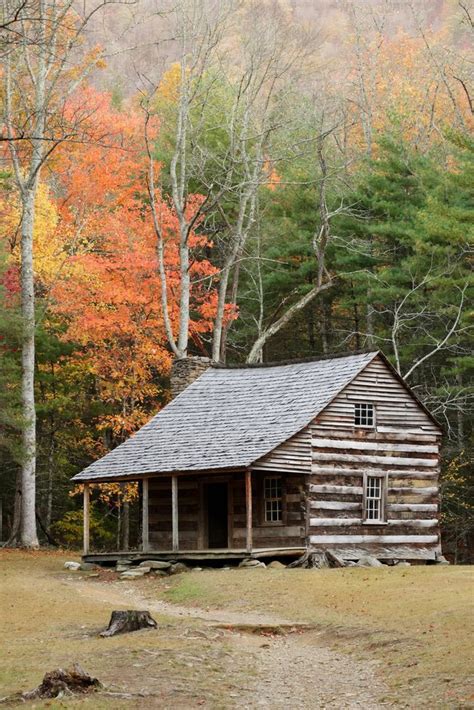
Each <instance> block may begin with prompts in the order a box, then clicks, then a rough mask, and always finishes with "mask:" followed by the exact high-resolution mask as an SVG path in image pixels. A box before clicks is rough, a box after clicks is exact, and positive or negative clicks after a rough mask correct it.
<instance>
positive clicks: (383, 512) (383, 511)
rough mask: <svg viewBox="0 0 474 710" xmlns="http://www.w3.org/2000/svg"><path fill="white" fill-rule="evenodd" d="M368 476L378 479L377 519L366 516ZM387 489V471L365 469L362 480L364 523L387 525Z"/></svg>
mask: <svg viewBox="0 0 474 710" xmlns="http://www.w3.org/2000/svg"><path fill="white" fill-rule="evenodd" d="M370 478H378V479H380V484H381V491H380V498H379V499H377V500H380V517H379V518H377V519H373V518H368V517H367V500H368V495H367V490H368V484H369V479H370ZM387 489H388V474H387V473H371V472H370V471H366V472H365V473H364V480H363V496H362V522H363V523H364V525H387Z"/></svg>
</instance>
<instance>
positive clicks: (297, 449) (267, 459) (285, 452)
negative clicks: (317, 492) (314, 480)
mask: <svg viewBox="0 0 474 710" xmlns="http://www.w3.org/2000/svg"><path fill="white" fill-rule="evenodd" d="M252 469H253V470H254V471H270V472H271V471H274V472H279V471H286V472H288V473H295V472H300V473H311V430H310V428H309V427H306V428H305V429H303V430H302V431H300V432H298V434H295V436H292V437H291V439H288V441H285V443H284V444H281V445H280V446H277V448H276V449H273V451H271V452H270V453H269V454H267V455H266V456H263V458H261V459H259V460H258V461H257V462H256V463H254V464H253V466H252Z"/></svg>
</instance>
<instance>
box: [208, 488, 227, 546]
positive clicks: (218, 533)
mask: <svg viewBox="0 0 474 710" xmlns="http://www.w3.org/2000/svg"><path fill="white" fill-rule="evenodd" d="M204 495H205V502H206V516H207V520H206V522H207V546H208V548H209V549H215V548H220V549H223V548H227V547H228V544H229V543H228V538H229V527H228V512H229V510H228V508H229V506H228V484H227V483H208V484H207V485H206V487H205V489H204Z"/></svg>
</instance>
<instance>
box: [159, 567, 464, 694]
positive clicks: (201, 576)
mask: <svg viewBox="0 0 474 710" xmlns="http://www.w3.org/2000/svg"><path fill="white" fill-rule="evenodd" d="M473 582H474V575H473V570H472V568H470V567H448V566H413V567H400V568H396V567H395V568H393V567H392V568H390V567H387V568H382V569H359V568H349V569H334V570H298V569H295V570H285V569H282V570H279V569H270V570H263V569H254V570H236V571H232V572H227V573H222V572H219V571H216V572H206V573H202V572H201V573H192V574H186V575H180V576H179V577H174V578H172V580H171V585H172V586H171V588H170V589H169V590H167V591H166V592H165V595H164V597H165V598H166V599H168V600H170V601H173V602H176V603H180V604H187V605H190V604H195V605H197V606H204V607H206V608H207V607H217V608H221V607H227V608H231V609H239V610H241V611H242V612H245V611H250V610H251V611H262V612H263V611H264V612H266V613H268V612H272V613H274V614H275V615H278V616H283V617H286V618H289V619H291V620H299V621H307V622H312V623H314V624H315V625H316V626H317V627H318V628H320V629H321V631H322V632H323V635H324V639H325V640H326V639H327V640H328V641H329V642H330V643H331V644H334V646H335V647H337V648H339V649H345V650H347V651H350V652H352V653H355V654H357V655H358V656H361V657H376V658H378V659H381V660H382V661H383V668H384V676H385V681H386V682H387V683H388V684H389V685H390V687H391V688H392V689H393V690H394V691H396V692H397V694H398V692H399V693H400V696H403V698H404V699H405V700H408V702H410V704H411V701H412V702H413V707H416V706H420V705H423V706H426V707H458V706H459V707H469V706H471V707H474V702H473V701H474V694H473V693H474V688H473V686H472V675H471V677H469V676H470V674H472V673H473V670H474V654H473V650H474V644H473V638H474V636H473V616H474V615H473V612H474V584H473Z"/></svg>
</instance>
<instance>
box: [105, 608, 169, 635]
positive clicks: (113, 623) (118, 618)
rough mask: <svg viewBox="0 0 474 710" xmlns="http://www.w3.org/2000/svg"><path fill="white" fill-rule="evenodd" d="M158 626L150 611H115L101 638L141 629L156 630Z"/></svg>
mask: <svg viewBox="0 0 474 710" xmlns="http://www.w3.org/2000/svg"><path fill="white" fill-rule="evenodd" d="M157 626H158V624H157V623H156V621H155V620H154V619H153V617H152V616H150V612H148V611H134V610H128V611H113V612H112V616H111V617H110V621H109V625H108V627H107V628H106V629H105V631H102V632H101V633H100V634H99V635H100V636H115V635H116V634H125V633H129V632H130V631H138V630H139V629H149V628H153V629H156V628H157Z"/></svg>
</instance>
